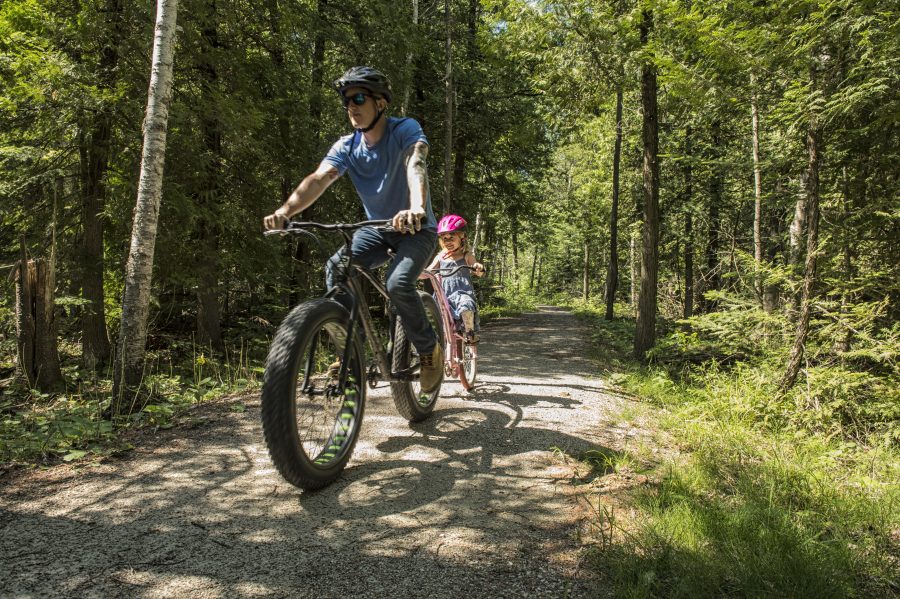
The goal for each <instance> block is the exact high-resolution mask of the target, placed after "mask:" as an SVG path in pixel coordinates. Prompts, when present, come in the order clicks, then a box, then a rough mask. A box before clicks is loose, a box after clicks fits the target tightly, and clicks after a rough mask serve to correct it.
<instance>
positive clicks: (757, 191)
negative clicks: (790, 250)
mask: <svg viewBox="0 0 900 599" xmlns="http://www.w3.org/2000/svg"><path fill="white" fill-rule="evenodd" d="M750 85H751V87H752V88H753V89H752V92H751V96H750V116H751V120H752V121H753V123H752V124H753V196H754V199H755V201H754V204H753V259H754V260H755V261H756V276H755V288H756V295H757V297H758V298H760V301H762V297H763V282H762V276H761V274H760V268H761V267H762V261H763V241H762V169H761V167H760V163H759V97H758V94H757V92H756V76H755V75H751V77H750Z"/></svg>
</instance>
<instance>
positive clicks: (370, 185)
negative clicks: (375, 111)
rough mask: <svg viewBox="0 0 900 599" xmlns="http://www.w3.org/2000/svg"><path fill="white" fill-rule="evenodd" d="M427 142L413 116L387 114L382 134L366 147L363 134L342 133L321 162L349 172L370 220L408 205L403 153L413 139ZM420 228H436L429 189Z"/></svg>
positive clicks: (340, 170)
mask: <svg viewBox="0 0 900 599" xmlns="http://www.w3.org/2000/svg"><path fill="white" fill-rule="evenodd" d="M419 141H421V142H424V143H426V144H427V143H428V139H427V138H426V137H425V133H424V132H423V131H422V126H421V125H419V123H418V122H416V121H415V120H414V119H409V118H394V117H388V119H387V127H385V130H384V135H382V136H381V139H380V140H378V143H377V144H375V146H374V147H371V148H370V147H369V146H368V145H367V144H366V140H365V139H364V138H363V134H362V133H359V132H354V133H351V134H350V135H344V136H343V137H341V138H340V139H339V140H337V142H335V144H334V145H333V146H331V149H330V150H328V154H326V155H325V158H324V159H323V160H322V162H325V163H328V164H330V165H332V166H334V167H335V168H336V169H337V171H338V175H343V174H344V173H350V180H351V181H352V182H353V186H354V187H355V188H356V193H357V194H359V199H361V200H362V203H363V208H364V209H365V211H366V218H368V219H369V220H387V219H391V218H393V217H394V215H395V214H397V213H398V212H400V211H401V210H408V209H409V185H407V183H406V164H405V161H404V160H403V153H404V152H405V151H406V150H408V149H409V148H410V147H411V146H413V145H414V144H415V143H416V142H419ZM425 218H426V220H425V222H423V223H422V228H423V229H431V230H436V229H437V221H436V220H435V218H434V212H433V211H432V209H431V191H430V190H426V194H425Z"/></svg>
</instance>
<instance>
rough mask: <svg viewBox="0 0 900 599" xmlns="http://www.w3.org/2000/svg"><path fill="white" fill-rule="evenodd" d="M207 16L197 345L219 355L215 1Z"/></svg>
mask: <svg viewBox="0 0 900 599" xmlns="http://www.w3.org/2000/svg"><path fill="white" fill-rule="evenodd" d="M205 8H206V14H204V15H202V17H201V18H204V21H205V22H204V23H203V26H202V32H201V35H202V40H203V53H202V55H201V56H202V58H201V61H200V65H199V66H200V69H199V70H200V82H201V86H202V90H203V95H204V96H205V97H206V100H207V101H206V102H204V105H206V106H212V107H213V110H209V111H208V112H206V113H204V114H201V115H200V127H201V130H202V133H203V146H204V153H205V158H206V160H205V165H204V170H205V173H204V179H205V183H204V187H205V188H204V189H202V190H200V193H198V194H197V204H198V206H199V208H200V214H201V218H200V220H199V222H198V223H197V226H198V228H199V231H198V243H197V248H198V250H199V251H200V252H201V254H200V256H199V260H198V264H199V265H200V266H199V273H198V275H199V285H198V289H197V340H198V341H199V343H200V345H202V346H206V345H209V346H211V347H212V349H213V350H214V351H216V352H219V353H224V351H225V343H224V341H223V340H222V327H221V313H220V309H219V272H220V270H221V269H220V268H219V232H218V223H219V221H220V218H219V202H220V201H221V195H222V192H221V181H222V123H221V122H220V120H219V118H218V116H217V114H218V110H216V109H215V106H214V105H215V102H216V100H215V98H216V97H217V96H218V87H219V72H218V67H217V65H216V64H215V59H214V56H215V55H216V50H217V49H218V48H219V47H220V44H219V28H218V18H219V15H218V6H217V4H216V0H207V2H206V7H205Z"/></svg>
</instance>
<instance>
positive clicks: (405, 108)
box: [400, 0, 419, 116]
mask: <svg viewBox="0 0 900 599" xmlns="http://www.w3.org/2000/svg"><path fill="white" fill-rule="evenodd" d="M412 24H413V29H415V30H418V28H419V0H412ZM414 68H415V63H414V62H413V52H412V50H410V51H409V52H407V53H406V86H405V87H404V88H403V102H402V104H400V114H401V115H403V116H406V115H408V114H409V90H410V89H411V88H412V85H413V80H414V79H415V77H413V69H414Z"/></svg>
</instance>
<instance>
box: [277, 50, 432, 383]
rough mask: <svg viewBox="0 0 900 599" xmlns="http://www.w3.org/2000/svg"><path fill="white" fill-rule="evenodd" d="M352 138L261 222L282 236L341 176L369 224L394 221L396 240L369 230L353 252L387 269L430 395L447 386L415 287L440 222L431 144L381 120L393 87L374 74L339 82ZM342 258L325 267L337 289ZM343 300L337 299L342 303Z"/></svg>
mask: <svg viewBox="0 0 900 599" xmlns="http://www.w3.org/2000/svg"><path fill="white" fill-rule="evenodd" d="M334 88H335V90H336V91H337V93H338V94H339V95H340V96H341V100H342V102H343V104H344V107H345V108H346V110H347V116H348V117H349V119H350V124H351V125H353V127H354V129H355V131H354V132H353V133H352V134H350V135H344V136H342V137H341V138H340V139H338V140H337V142H335V144H334V145H333V146H332V147H331V149H330V150H329V151H328V153H327V154H326V155H325V158H324V159H323V160H322V162H321V163H320V164H319V167H318V168H317V169H316V170H315V172H313V173H311V174H309V175H307V176H306V177H305V178H304V179H303V181H301V182H300V184H299V185H298V186H297V189H295V190H294V192H293V193H292V194H291V195H290V197H288V199H287V201H286V202H285V203H284V205H282V206H281V207H280V208H279V209H278V210H276V211H275V212H274V213H273V214H270V215H269V216H267V217H265V218H264V219H263V226H264V227H265V228H266V229H280V228H283V227H284V224H285V222H286V221H287V219H289V218H290V217H291V216H293V215H294V214H297V213H298V212H302V211H303V210H306V209H307V208H308V207H310V206H311V205H312V204H313V203H314V202H315V201H316V200H317V199H318V198H319V196H321V195H322V193H323V192H324V191H325V190H326V189H327V188H328V187H329V186H330V185H331V184H332V183H334V182H335V181H336V180H337V179H338V177H340V176H341V175H343V174H344V173H349V175H350V180H351V181H352V182H353V186H354V187H355V188H356V192H357V194H358V195H359V198H360V200H361V201H362V205H363V208H364V210H365V212H366V217H367V218H368V219H370V220H390V221H391V224H392V226H393V228H394V229H395V230H396V232H390V233H388V232H384V231H379V230H377V229H375V228H372V227H365V228H362V229H359V230H358V231H357V232H356V233H355V234H354V236H353V243H352V244H351V249H350V251H351V252H352V255H353V259H354V261H356V262H358V263H359V264H361V265H362V266H365V267H367V268H375V267H377V266H380V265H381V264H384V263H386V262H387V261H388V260H389V259H390V256H389V255H388V251H391V252H393V254H394V255H393V260H391V264H390V266H389V267H388V271H387V279H386V287H387V291H388V294H389V295H390V297H391V302H392V304H393V305H394V307H395V309H396V310H397V312H398V314H400V316H401V317H402V318H401V322H402V323H403V327H404V329H405V331H406V334H407V336H408V337H409V339H410V341H412V343H413V345H414V346H415V347H416V350H417V351H418V353H419V357H420V360H421V364H422V368H421V371H420V384H421V390H422V392H423V393H431V392H432V391H434V389H436V388H437V387H438V386H439V385H440V383H441V379H442V378H443V360H444V357H443V350H442V348H441V344H440V343H438V342H437V339H438V338H437V334H436V333H435V331H434V329H433V328H432V326H431V324H430V323H429V322H428V319H427V317H426V315H425V307H424V306H423V305H422V300H421V299H420V298H419V295H418V292H417V291H416V279H417V278H418V276H419V273H421V272H422V270H423V269H424V268H425V266H426V265H427V264H428V261H429V260H430V259H431V255H432V253H433V252H434V248H435V245H436V240H437V232H436V231H437V221H436V220H435V217H434V212H433V211H432V209H431V194H430V192H429V186H428V173H427V169H426V158H427V157H428V139H427V138H426V137H425V133H424V132H423V131H422V127H421V125H419V123H418V122H416V121H415V120H414V119H410V118H395V117H386V116H384V113H385V111H386V110H387V107H388V105H389V104H390V102H391V96H392V95H391V88H390V81H389V80H388V78H387V77H386V76H385V75H383V74H382V73H381V72H379V71H377V70H375V69H373V68H371V67H353V68H351V69H350V70H348V71H347V72H346V73H344V74H343V75H342V76H341V78H340V79H338V80H336V81H335V82H334ZM343 255H344V254H343V250H339V251H338V252H337V253H336V254H335V255H334V256H332V257H331V258H330V259H329V261H328V264H327V266H326V284H327V285H328V287H329V288H332V287H333V286H334V283H335V278H336V271H337V269H339V268H340V265H341V259H342V257H343ZM337 299H340V298H337Z"/></svg>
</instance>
